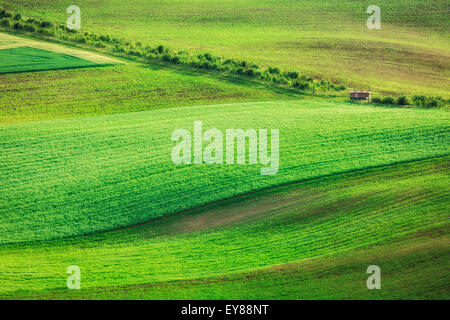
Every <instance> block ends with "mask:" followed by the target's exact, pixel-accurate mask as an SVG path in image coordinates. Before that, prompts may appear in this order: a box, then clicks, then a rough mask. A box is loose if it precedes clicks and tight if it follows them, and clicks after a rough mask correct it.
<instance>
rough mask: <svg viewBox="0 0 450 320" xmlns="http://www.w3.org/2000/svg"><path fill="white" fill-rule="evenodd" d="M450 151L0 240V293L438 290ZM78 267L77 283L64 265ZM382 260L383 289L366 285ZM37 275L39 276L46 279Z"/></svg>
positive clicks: (241, 294)
mask: <svg viewBox="0 0 450 320" xmlns="http://www.w3.org/2000/svg"><path fill="white" fill-rule="evenodd" d="M449 161H450V158H449V157H446V158H440V159H431V160H426V161H420V162H413V163H406V164H400V165H394V166H390V167H383V168H377V169H372V170H365V171H359V172H354V173H350V174H345V175H335V176H330V177H326V178H321V179H313V180H311V181H307V182H303V183H300V184H293V185H289V186H284V187H280V188H277V189H274V190H267V191H263V192H258V193H253V194H251V195H248V196H244V197H240V198H237V199H232V200H227V201H224V202H221V203H217V204H213V205H209V206H207V207H205V208H200V209H197V210H193V211H189V212H185V213H181V214H178V215H176V216H171V217H167V218H163V219H160V220H157V221H155V222H153V223H149V224H145V225H142V226H139V227H135V228H130V229H124V230H119V231H114V232H109V233H102V234H96V235H91V236H87V237H79V238H75V239H66V240H54V241H50V242H41V243H33V244H27V245H24V244H22V245H4V246H2V247H1V248H0V258H1V261H2V264H0V274H2V277H1V278H0V297H1V298H57V299H60V298H97V299H99V298H100V299H101V298H104V299H110V298H115V299H117V298H145V299H161V298H178V299H179V298H184V299H186V298H188V299H202V298H203V299H204V298H226V299H230V298H241V299H242V298H245V299H249V298H266V299H268V298H270V299H277V298H288V299H292V298H295V299H298V298H321V299H334V298H375V299H376V298H391V299H392V298H396V299H398V298H447V299H448V297H449V295H450V293H449V290H448V276H447V275H448V274H447V273H446V271H445V270H448V268H449V266H450V265H449V263H450V262H449V259H448V255H447V253H448V245H449V238H448V232H449V228H450V225H449V219H448V218H449V213H448V210H447V203H448V200H449V197H448V192H447V190H448V187H449V184H450V180H449V176H448V165H449ZM71 264H76V265H79V266H80V267H81V270H82V290H81V291H69V290H67V289H65V279H66V277H67V275H66V274H65V270H66V268H67V266H68V265H71ZM371 264H377V265H379V266H380V267H381V268H382V290H376V291H369V290H367V289H366V287H365V280H366V279H367V277H368V275H367V274H366V272H365V270H366V268H367V266H369V265H371ZM43 279H45V281H43Z"/></svg>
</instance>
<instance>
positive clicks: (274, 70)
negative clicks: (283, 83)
mask: <svg viewBox="0 0 450 320" xmlns="http://www.w3.org/2000/svg"><path fill="white" fill-rule="evenodd" d="M268 70H269V72H270V73H271V74H279V73H280V69H278V68H272V67H269V69H268Z"/></svg>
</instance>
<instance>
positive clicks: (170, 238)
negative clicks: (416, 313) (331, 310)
mask: <svg viewBox="0 0 450 320" xmlns="http://www.w3.org/2000/svg"><path fill="white" fill-rule="evenodd" d="M76 4H77V5H78V6H80V8H81V10H82V31H90V32H96V33H97V34H104V35H110V36H111V37H119V38H123V39H125V40H127V41H128V40H130V41H136V42H137V41H139V42H142V43H143V45H146V44H152V45H159V44H164V45H169V46H172V47H174V48H176V49H180V50H190V51H192V52H211V53H212V54H215V55H217V56H220V57H224V58H227V57H235V58H239V59H245V60H247V61H248V62H255V63H258V64H260V65H261V66H277V67H281V68H285V70H292V69H295V70H298V71H300V72H301V74H304V75H308V76H309V75H311V76H314V77H317V78H322V79H326V80H333V81H336V82H337V83H344V84H345V85H346V86H347V87H348V88H350V89H351V88H357V89H370V90H372V91H373V92H375V93H376V94H391V93H392V94H393V95H395V96H397V95H400V94H408V95H409V94H426V95H441V96H443V97H445V98H449V97H450V95H449V92H450V90H449V89H450V73H449V70H450V50H449V48H450V42H449V40H448V39H450V37H449V36H450V33H449V30H450V29H449V24H448V21H450V19H449V18H450V10H449V7H448V1H433V3H431V2H424V1H418V0H401V1H395V2H392V1H387V0H380V1H378V3H377V5H379V6H380V7H381V10H382V29H381V30H368V29H367V28H366V25H365V21H366V19H367V17H368V14H366V9H367V6H368V3H367V2H365V1H360V0H357V1H325V0H318V1H294V0H287V1H283V2H280V1H272V0H261V1H256V0H242V1H231V2H230V1H217V0H209V1H207V0H194V1H192V0H190V1H188V0H165V1H150V0H137V1H134V2H133V5H130V4H129V3H127V2H124V1H118V0H104V1H101V2H93V1H86V0H80V1H78V3H76ZM68 5H69V4H67V2H65V1H60V0H56V1H47V0H46V1H39V2H35V1H29V0H23V1H14V2H13V1H5V0H0V6H3V7H4V8H6V9H8V10H14V11H16V12H20V13H22V14H23V15H24V17H25V18H23V19H25V20H20V21H26V19H28V18H29V17H35V18H39V19H46V20H48V21H51V22H55V23H65V20H66V19H67V16H68V15H67V14H66V13H65V9H66V7H67V6H68ZM8 19H10V20H11V21H19V20H14V19H15V18H14V17H10V18H8ZM0 20H1V19H0ZM8 21H9V20H8ZM0 25H1V22H0ZM0 28H1V27H0ZM33 37H36V38H33ZM94 66H102V67H101V68H91V67H94ZM84 67H89V68H84ZM347 95H348V92H347V91H345V92H338V91H327V92H325V91H324V92H316V91H313V92H309V91H301V90H299V89H298V88H297V89H296V88H288V87H287V86H283V85H280V84H277V83H272V82H264V81H260V80H257V79H255V78H251V77H244V76H239V75H237V74H229V73H226V72H220V71H217V70H216V71H213V70H202V69H198V68H197V69H195V68H193V67H189V66H186V65H183V64H178V65H173V64H168V63H164V61H152V60H145V59H140V58H133V57H127V56H124V55H114V54H112V52H107V51H106V50H102V49H101V48H95V47H94V46H88V45H87V44H86V45H83V44H80V43H78V44H76V43H69V42H67V41H63V40H61V39H59V40H58V39H57V38H48V37H47V38H46V37H45V36H44V35H42V34H39V31H36V32H35V33H32V32H28V33H27V32H25V31H24V30H22V31H17V30H16V31H15V30H14V28H13V27H11V28H9V29H8V33H4V32H0V300H2V299H449V298H450V273H449V270H450V259H449V257H450V255H449V253H450V238H449V231H450V213H449V212H450V211H449V201H450V194H449V190H450V174H449V173H450V171H449V164H450V110H449V108H448V107H442V108H441V107H428V108H426V107H412V106H409V105H408V106H402V107H393V106H381V105H375V104H366V103H357V102H350V101H348V100H347V99H348V98H347ZM195 121H202V124H203V132H204V131H205V130H207V129H212V128H216V129H218V130H219V131H220V132H222V133H223V134H225V132H226V130H227V129H243V130H247V129H255V130H258V129H268V131H269V132H270V130H271V129H279V133H280V136H279V137H280V138H279V139H280V140H279V168H278V171H277V173H276V174H274V175H261V173H260V170H261V168H263V167H267V166H268V165H263V164H261V163H258V164H248V163H246V164H245V165H244V164H240V165H238V164H235V165H230V164H204V163H202V164H179V165H176V164H174V163H173V162H172V159H171V152H172V148H173V147H174V146H175V145H176V142H174V141H171V136H172V133H173V132H174V131H175V130H177V129H181V128H184V129H187V130H188V131H190V132H191V134H192V133H193V131H194V122H195ZM224 142H225V140H224ZM270 144H271V143H269V145H270ZM223 146H224V150H223V155H224V159H225V158H226V149H227V148H228V147H229V144H227V143H226V142H225V143H224V144H223ZM270 147H271V145H270V146H269V150H270ZM194 149H195V148H194ZM245 151H246V152H250V147H249V146H248V145H247V146H246V147H245ZM236 154H237V151H236V149H235V151H234V155H235V156H236ZM248 157H249V156H248V155H247V157H246V162H248V159H249V158H248ZM373 264H375V265H378V266H380V268H381V270H382V289H381V290H368V288H367V287H366V280H367V277H368V274H367V273H366V269H367V267H368V266H369V265H373ZM69 265H77V266H79V267H80V268H81V274H82V280H81V290H68V288H67V285H66V280H67V277H68V275H67V274H66V269H67V267H68V266H69Z"/></svg>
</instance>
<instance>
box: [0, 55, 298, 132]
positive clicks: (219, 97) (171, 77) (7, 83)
mask: <svg viewBox="0 0 450 320" xmlns="http://www.w3.org/2000/svg"><path fill="white" fill-rule="evenodd" d="M0 91H1V92H2V95H0V125H1V124H11V123H19V122H24V121H37V120H47V119H58V118H68V117H76V116H86V115H101V114H111V113H122V112H131V111H142V110H153V109H157V108H163V107H179V106H186V105H193V104H195V105H199V104H207V103H221V102H222V103H224V102H238V101H258V100H272V99H280V98H282V99H288V98H289V96H288V95H286V94H284V93H283V92H282V91H283V90H281V89H276V88H264V87H261V86H258V85H254V86H252V85H251V84H249V83H248V84H246V85H245V86H242V85H239V83H238V82H236V80H235V79H232V78H229V79H227V78H220V77H217V78H214V77H208V76H206V75H204V74H197V73H190V72H177V71H174V70H164V69H162V68H159V67H157V66H153V67H150V66H143V65H141V64H135V63H127V64H121V65H117V66H113V67H105V68H94V69H80V70H56V71H46V72H38V73H24V74H6V75H0ZM291 94H292V95H294V96H297V97H299V96H298V95H295V93H291ZM55 97H56V98H55Z"/></svg>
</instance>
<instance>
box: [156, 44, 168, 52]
mask: <svg viewBox="0 0 450 320" xmlns="http://www.w3.org/2000/svg"><path fill="white" fill-rule="evenodd" d="M156 50H157V51H158V52H159V54H162V53H163V52H165V51H166V50H165V48H164V46H162V45H160V46H158V47H157V48H156Z"/></svg>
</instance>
